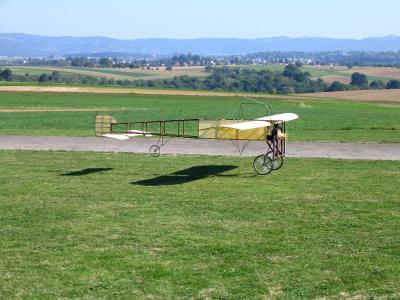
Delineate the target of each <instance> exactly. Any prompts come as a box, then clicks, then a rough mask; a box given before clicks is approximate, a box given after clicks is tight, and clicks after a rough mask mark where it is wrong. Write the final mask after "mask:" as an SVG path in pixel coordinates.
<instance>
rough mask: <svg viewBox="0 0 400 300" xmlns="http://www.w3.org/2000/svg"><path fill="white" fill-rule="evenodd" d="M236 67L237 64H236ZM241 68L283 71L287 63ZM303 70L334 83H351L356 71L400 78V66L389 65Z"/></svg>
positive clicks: (381, 77) (370, 76) (385, 78)
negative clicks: (388, 66) (391, 66)
mask: <svg viewBox="0 0 400 300" xmlns="http://www.w3.org/2000/svg"><path fill="white" fill-rule="evenodd" d="M234 67H235V66H234ZM240 67H241V68H250V69H254V70H258V71H261V70H272V71H283V70H284V68H285V65H283V64H282V65H279V64H270V65H243V66H240ZM301 70H302V71H303V72H309V73H310V74H311V77H312V78H313V79H317V78H321V79H322V80H324V81H325V82H328V83H332V82H333V81H339V82H342V83H345V84H349V83H350V81H351V80H350V78H351V75H352V74H353V73H354V72H360V73H363V74H365V75H367V76H368V79H369V80H370V81H372V80H383V81H388V80H390V79H400V68H387V67H353V68H351V69H348V68H347V67H345V66H332V67H331V66H311V65H305V66H303V67H302V68H301Z"/></svg>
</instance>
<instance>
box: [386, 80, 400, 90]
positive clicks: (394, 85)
mask: <svg viewBox="0 0 400 300" xmlns="http://www.w3.org/2000/svg"><path fill="white" fill-rule="evenodd" d="M386 88H387V89H400V81H399V80H395V79H392V80H390V81H389V82H388V83H387V85H386Z"/></svg>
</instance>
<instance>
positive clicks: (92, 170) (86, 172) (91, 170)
mask: <svg viewBox="0 0 400 300" xmlns="http://www.w3.org/2000/svg"><path fill="white" fill-rule="evenodd" d="M111 170H113V168H87V169H82V170H78V171H72V172H68V173H64V174H60V176H84V175H89V174H93V173H100V172H107V171H111Z"/></svg>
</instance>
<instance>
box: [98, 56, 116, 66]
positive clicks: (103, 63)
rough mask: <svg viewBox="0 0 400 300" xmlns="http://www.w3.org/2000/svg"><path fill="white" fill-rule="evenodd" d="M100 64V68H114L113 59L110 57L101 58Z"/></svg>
mask: <svg viewBox="0 0 400 300" xmlns="http://www.w3.org/2000/svg"><path fill="white" fill-rule="evenodd" d="M99 64H100V66H102V67H105V68H110V67H112V64H113V63H112V60H111V59H109V58H108V57H107V58H105V57H104V58H101V59H100V60H99Z"/></svg>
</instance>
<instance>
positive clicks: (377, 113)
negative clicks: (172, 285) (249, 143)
mask: <svg viewBox="0 0 400 300" xmlns="http://www.w3.org/2000/svg"><path fill="white" fill-rule="evenodd" d="M263 101H265V103H268V104H270V105H271V107H272V113H274V114H275V113H283V112H293V113H297V114H299V116H300V120H297V121H294V122H291V123H289V124H288V127H289V128H288V130H289V140H291V141H344V142H346V141H354V142H393V143H398V142H400V107H399V106H397V107H396V106H394V107H384V106H382V105H381V104H379V103H357V102H349V101H335V100H324V99H320V100H318V99H317V100H315V99H308V98H298V97H296V96H293V97H285V98H280V97H276V98H269V99H264V100H263ZM241 102H249V101H248V100H245V99H243V98H239V97H204V96H202V97H196V96H163V95H111V94H62V93H60V94H55V93H0V110H1V109H3V110H4V109H14V110H21V109H38V108H39V109H53V110H57V109H64V110H65V109H67V110H68V109H71V110H72V109H75V110H76V109H86V110H90V111H69V112H57V111H56V112H0V134H3V135H4V134H16V135H67V136H91V135H93V134H94V118H95V115H96V113H111V114H113V115H114V116H116V117H117V119H118V120H119V121H141V120H159V119H175V118H227V119H229V118H235V116H237V113H238V109H239V106H240V103H241ZM265 115H266V112H265V111H263V110H262V106H257V105H251V106H250V108H248V109H247V110H245V115H244V116H245V118H255V117H261V116H265Z"/></svg>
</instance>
